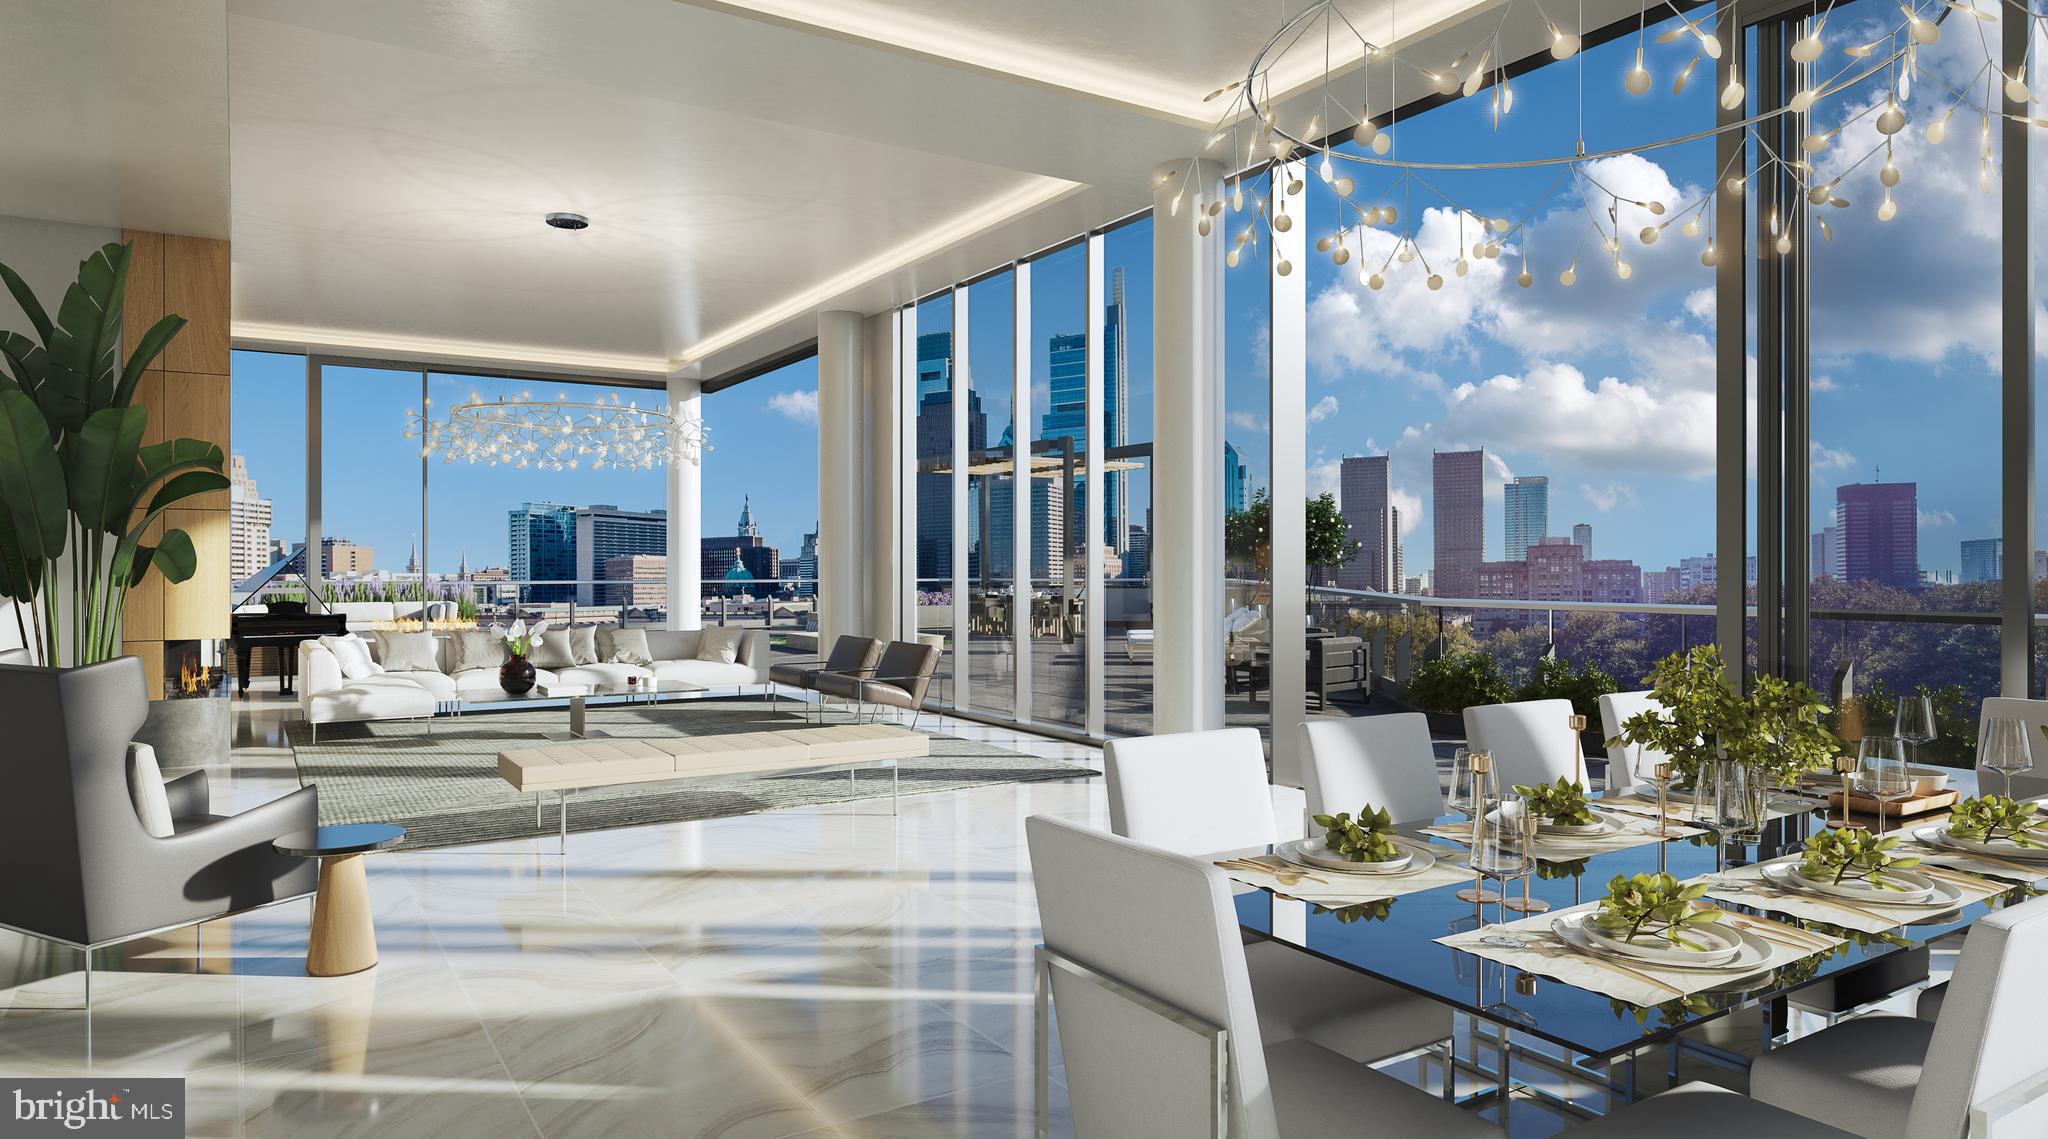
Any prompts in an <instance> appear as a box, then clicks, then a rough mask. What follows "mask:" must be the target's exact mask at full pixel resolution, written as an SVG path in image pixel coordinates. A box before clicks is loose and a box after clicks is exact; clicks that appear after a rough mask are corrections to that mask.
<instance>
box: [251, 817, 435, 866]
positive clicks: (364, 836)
mask: <svg viewBox="0 0 2048 1139" xmlns="http://www.w3.org/2000/svg"><path fill="white" fill-rule="evenodd" d="M404 838H405V828H404V827H400V826H393V825H391V824H390V823H348V824H346V825H344V826H338V827H319V828H317V829H315V830H310V831H300V832H298V833H297V834H288V835H285V836H284V837H283V838H280V839H277V840H276V841H274V842H272V843H271V844H270V846H271V849H273V850H275V851H277V852H278V853H279V854H285V855H290V856H292V857H294V858H334V857H338V856H340V855H344V854H367V853H369V852H370V851H373V850H387V849H389V848H391V847H394V846H397V845H398V844H399V842H400V841H401V840H403V839H404Z"/></svg>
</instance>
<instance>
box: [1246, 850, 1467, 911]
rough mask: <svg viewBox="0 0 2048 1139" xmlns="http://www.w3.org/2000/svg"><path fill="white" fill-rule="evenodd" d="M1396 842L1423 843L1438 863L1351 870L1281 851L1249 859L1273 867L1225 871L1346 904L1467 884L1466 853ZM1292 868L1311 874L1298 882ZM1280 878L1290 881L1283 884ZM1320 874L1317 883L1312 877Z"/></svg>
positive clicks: (1301, 896)
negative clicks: (1297, 859)
mask: <svg viewBox="0 0 2048 1139" xmlns="http://www.w3.org/2000/svg"><path fill="white" fill-rule="evenodd" d="M1394 841H1395V843H1397V844H1399V845H1400V846H1402V847H1404V848H1408V849H1413V848H1417V847H1425V848H1427V849H1428V850H1429V852H1430V853H1432V854H1434V855H1436V865H1435V866H1432V867H1430V868H1429V869H1427V870H1424V871H1421V872H1420V873H1415V874H1347V873H1345V872H1344V871H1342V870H1325V869H1321V868H1313V867H1305V866H1296V865H1294V864H1293V863H1291V862H1289V861H1287V860H1286V859H1284V858H1281V857H1280V856H1279V855H1277V854H1268V855H1262V856H1256V857H1253V858H1251V859H1250V861H1252V862H1257V863H1260V864H1262V865H1266V866H1271V867H1272V868H1273V870H1274V871H1278V872H1279V873H1277V874H1276V873H1273V872H1269V871H1260V870H1253V869H1249V868H1247V867H1246V866H1245V865H1244V863H1243V862H1235V863H1233V864H1232V865H1229V866H1221V864H1220V863H1219V864H1218V865H1219V866H1221V869H1222V870H1223V872H1224V873H1225V874H1228V875H1230V877H1231V878H1232V879H1233V880H1235V881H1238V882H1243V883H1244V884H1245V885H1247V886H1257V887H1259V888H1261V889H1265V890H1271V891H1273V892H1274V893H1275V894H1279V895H1280V896H1281V897H1285V898H1293V899H1295V900H1297V901H1303V902H1313V903H1315V904H1316V905H1319V906H1330V907H1332V908H1334V907H1338V906H1348V905H1352V904H1354V903H1357V902H1372V901H1378V900H1379V899H1382V898H1398V897H1400V896H1401V895H1403V894H1414V893H1418V892H1420V891H1423V890H1434V889H1436V888H1437V887H1438V886H1450V885H1454V884H1469V883H1470V882H1471V881H1472V878H1473V874H1472V871H1471V869H1470V868H1468V867H1467V866H1466V865H1465V863H1464V859H1463V856H1461V855H1460V854H1459V853H1458V852H1457V851H1454V850H1451V849H1450V848H1449V847H1443V846H1432V845H1430V844H1428V843H1423V842H1417V841H1415V840H1414V839H1402V838H1396V839H1395V840H1394ZM1291 872H1299V873H1302V874H1305V875H1309V877H1306V878H1302V879H1300V880H1299V881H1295V880H1293V878H1292V873H1291ZM1282 877H1286V878H1287V879H1288V883H1289V884H1285V885H1283V884H1282V882H1281V879H1282ZM1315 878H1320V879H1322V881H1320V882H1317V881H1314V880H1313V879H1315Z"/></svg>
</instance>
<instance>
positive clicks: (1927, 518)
mask: <svg viewBox="0 0 2048 1139" xmlns="http://www.w3.org/2000/svg"><path fill="white" fill-rule="evenodd" d="M1919 513H1920V528H1921V529H1922V530H1943V529H1947V528H1949V527H1951V526H1954V525H1955V524H1956V516H1955V515H1953V514H1951V513H1949V512H1948V511H1946V510H1922V511H1920V512H1919Z"/></svg>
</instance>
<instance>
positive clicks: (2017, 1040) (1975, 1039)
mask: <svg viewBox="0 0 2048 1139" xmlns="http://www.w3.org/2000/svg"><path fill="white" fill-rule="evenodd" d="M2044 959H2048V898H2035V899H2034V900H2032V901H2029V902H2025V903H2022V904H2020V905H2016V906H2012V907H2009V908H2007V909H2003V910H1999V911H1998V912H1996V913H1993V914H1990V915H1987V916H1986V917H1983V918H1981V919H1979V920H1978V921H1977V922H1976V924H1974V925H1972V926H1971V927H1970V932H1969V934H1968V936H1967V937H1966V938H1965V939H1964V941H1963V952H1962V955H1961V956H1960V957H1958V958H1957V959H1956V969H1955V974H1954V975H1953V976H1952V977H1950V978H1949V982H1948V986H1947V991H1946V993H1945V995H1944V996H1943V997H1942V998H1941V999H1940V1000H1939V1008H1938V1015H1937V1016H1936V1017H1935V1018H1934V1019H1933V1020H1926V1019H1922V1018H1920V1017H1910V1016H1888V1015H1873V1016H1862V1017H1857V1018H1856V1019H1854V1020H1845V1021H1843V1022H1841V1023H1840V1024H1836V1025H1833V1026H1831V1027H1828V1028H1824V1029H1822V1030H1821V1031H1819V1032H1816V1033H1814V1034H1813V1035H1811V1036H1807V1037H1803V1038H1801V1039H1799V1040H1795V1041H1793V1042H1792V1043H1790V1044H1786V1045H1783V1046H1780V1047H1778V1048H1774V1049H1772V1050H1770V1051H1769V1052H1766V1053H1764V1054H1763V1055H1762V1056H1760V1057H1758V1058H1757V1060H1756V1062H1755V1064H1754V1065H1752V1066H1751V1068H1750V1073H1749V1089H1750V1094H1751V1095H1753V1096H1755V1097H1756V1098H1757V1099H1759V1100H1761V1101H1763V1102H1765V1103H1770V1104H1774V1105H1776V1106H1778V1107H1782V1108H1784V1109H1785V1110H1787V1111H1794V1112H1798V1113H1799V1114H1801V1115H1805V1116H1808V1117H1809V1118H1812V1119H1816V1120H1823V1121H1826V1122H1828V1123H1831V1124H1835V1125H1838V1126H1841V1127H1845V1128H1848V1129H1849V1130H1851V1131H1853V1132H1855V1133H1856V1134H1858V1135H1862V1136H1865V1137H1866V1139H1962V1136H1963V1135H1964V1134H1965V1132H1966V1130H1967V1129H1968V1128H1969V1126H1970V1116H1971V1114H1972V1112H1973V1110H1978V1109H1981V1108H1982V1105H1985V1104H1987V1103H1989V1102H1991V1101H1994V1100H1998V1099H2001V1098H2003V1097H2005V1096H2006V1095H2007V1094H2008V1093H2010V1092H2012V1091H2013V1089H2016V1088H2023V1087H2025V1086H2027V1085H2029V1084H2030V1083H2031V1084H2032V1085H2033V1086H2034V1097H2033V1106H2031V1108H2029V1107H2027V1106H2026V1105H2025V1104H2024V1103H2015V1104H2012V1105H2008V1106H2007V1108H2006V1110H2008V1111H2010V1110H2031V1111H2033V1112H2037V1113H2043V1112H2048V1055H2044V1054H2043V1052H2042V1050H2041V1047H2040V1042H2039V1038H2040V1026H2041V1024H2042V1023H2043V1021H2044V1020H2048V972H2044V971H2043V970H2042V968H2041V962H2042V961H2043V960H2044ZM2021 1098H2022V1099H2024V1097H2021ZM2032 1118H2034V1119H2036V1120H2039V1119H2040V1118H2041V1116H2040V1115H2035V1116H2033V1117H2032ZM1994 1133H1996V1132H1995V1131H1994ZM2020 1133H2022V1134H2036V1135H2038V1134H2041V1133H2042V1132H2040V1131H2022V1132H2020Z"/></svg>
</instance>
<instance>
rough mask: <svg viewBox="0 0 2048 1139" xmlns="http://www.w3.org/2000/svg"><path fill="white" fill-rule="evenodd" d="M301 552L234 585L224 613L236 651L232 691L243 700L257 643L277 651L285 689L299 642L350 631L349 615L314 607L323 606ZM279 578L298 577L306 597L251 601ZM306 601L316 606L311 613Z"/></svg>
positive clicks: (296, 668) (293, 669) (280, 679)
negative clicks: (228, 608) (303, 567)
mask: <svg viewBox="0 0 2048 1139" xmlns="http://www.w3.org/2000/svg"><path fill="white" fill-rule="evenodd" d="M302 552H303V547H302V548H301V550H300V551H295V552H293V553H291V554H288V555H286V556H285V557H282V558H279V559H277V560H276V561H274V562H272V563H270V565H269V566H268V567H266V568H265V569H264V570H263V571H262V572H261V573H258V574H256V575H254V576H252V577H250V578H249V579H248V580H247V581H245V582H243V583H242V584H241V585H240V586H238V587H237V588H236V589H235V597H234V600H235V607H234V611H233V612H232V613H230V614H229V615H228V644H229V646H230V647H232V648H233V649H234V651H235V684H236V690H237V691H239V692H240V693H241V694H242V698H243V699H244V700H246V699H248V698H249V654H250V653H251V652H252V651H253V650H254V649H255V648H256V646H257V645H269V646H272V647H274V648H275V649H276V650H277V681H278V688H279V690H280V691H283V692H287V693H288V692H290V691H291V690H292V680H293V679H294V678H295V677H296V676H297V675H298V671H299V642H300V641H310V640H312V639H314V638H315V637H329V636H334V637H338V636H340V635H342V634H343V633H346V632H348V614H346V613H329V612H320V611H318V610H324V609H326V608H327V606H326V604H325V603H324V602H322V601H321V600H320V598H319V596H318V595H316V594H315V593H314V592H313V589H312V583H310V582H308V581H307V580H306V575H305V573H304V572H303V571H302V570H301V569H300V568H298V564H299V563H298V559H299V558H300V556H301V554H302ZM280 576H283V577H284V578H285V579H286V580H287V581H288V580H289V579H290V578H293V577H296V578H298V580H299V583H300V584H301V586H303V587H304V592H303V594H302V596H303V597H304V598H305V600H300V599H298V598H279V599H277V600H273V601H267V602H266V601H258V600H255V599H256V598H259V597H261V596H263V591H264V589H265V588H266V587H267V586H269V585H270V584H271V582H272V580H273V579H276V578H278V577H280ZM309 602H310V604H311V606H313V607H314V608H313V610H310V611H309V609H308V604H309Z"/></svg>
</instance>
